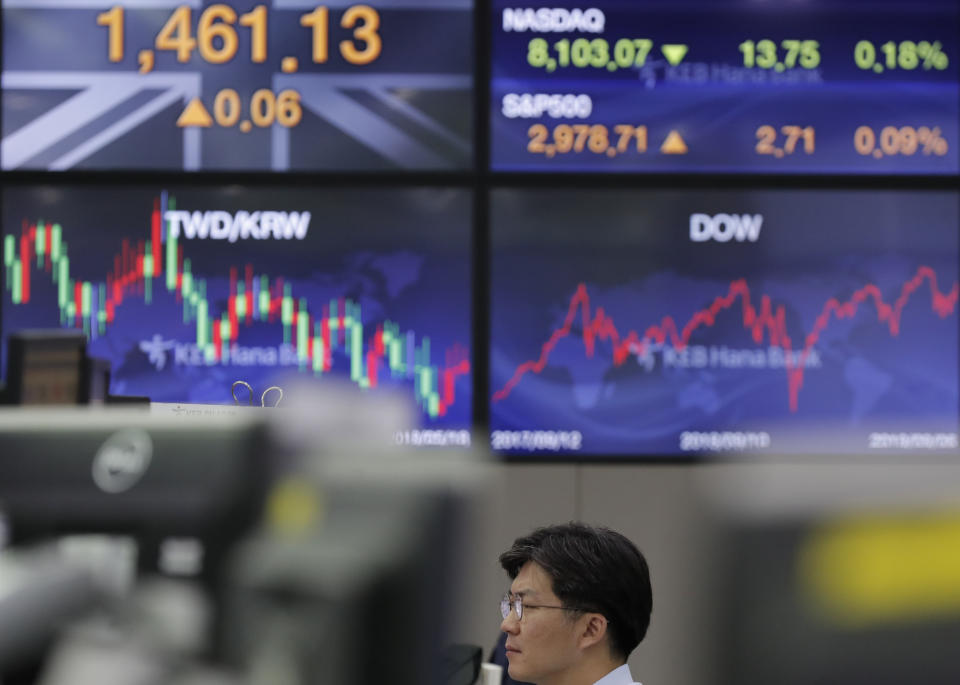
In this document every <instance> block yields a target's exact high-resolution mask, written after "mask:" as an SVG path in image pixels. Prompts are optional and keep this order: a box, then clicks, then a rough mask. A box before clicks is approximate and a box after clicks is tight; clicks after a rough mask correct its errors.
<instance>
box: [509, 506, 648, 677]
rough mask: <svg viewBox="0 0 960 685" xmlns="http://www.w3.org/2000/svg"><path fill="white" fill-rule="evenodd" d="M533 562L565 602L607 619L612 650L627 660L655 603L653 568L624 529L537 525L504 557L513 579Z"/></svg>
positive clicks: (580, 524) (639, 639) (639, 638)
mask: <svg viewBox="0 0 960 685" xmlns="http://www.w3.org/2000/svg"><path fill="white" fill-rule="evenodd" d="M528 561H532V562H534V563H536V564H537V565H539V566H540V567H541V568H543V570H544V571H546V572H547V575H549V576H550V578H551V581H552V584H553V592H554V594H555V595H556V596H557V597H558V598H559V599H560V601H561V602H562V603H563V605H564V606H570V607H575V608H577V609H580V610H583V611H595V612H597V613H599V614H603V616H604V617H606V619H607V621H608V622H609V624H608V626H607V631H608V632H609V634H610V646H611V649H612V651H613V652H614V653H615V654H616V655H618V656H621V657H623V659H624V660H626V658H627V657H628V656H630V652H632V651H633V650H634V648H636V646H637V645H638V644H640V641H641V640H643V638H644V636H645V635H646V634H647V627H648V626H649V625H650V611H651V609H652V607H653V591H652V590H651V587H650V570H649V568H648V567H647V560H646V559H644V557H643V554H641V552H640V550H638V549H637V548H636V546H635V545H634V544H633V543H632V542H630V540H628V539H627V538H626V537H624V536H623V535H621V534H620V533H618V532H616V531H613V530H610V529H609V528H602V527H593V526H588V525H585V524H583V523H577V522H571V523H568V524H563V525H556V526H546V527H543V528H537V529H536V530H534V531H533V532H532V533H530V534H529V535H525V536H523V537H519V538H517V539H516V540H514V542H513V546H512V547H511V548H510V549H508V550H507V551H506V552H504V553H503V554H501V555H500V565H501V566H503V569H504V570H505V571H506V572H507V574H508V575H509V576H510V578H511V579H513V578H516V577H517V574H518V573H519V572H520V569H521V568H522V567H523V565H524V564H526V563H527V562H528Z"/></svg>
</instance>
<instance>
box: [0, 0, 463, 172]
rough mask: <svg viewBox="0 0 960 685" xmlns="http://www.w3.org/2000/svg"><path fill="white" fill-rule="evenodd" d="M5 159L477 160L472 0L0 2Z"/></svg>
mask: <svg viewBox="0 0 960 685" xmlns="http://www.w3.org/2000/svg"><path fill="white" fill-rule="evenodd" d="M2 5H3V74H2V85H3V138H2V149H0V165H2V168H3V169H44V170H57V171H59V170H64V169H84V170H86V169H171V170H172V169H183V170H207V169H216V170H221V169H222V170H273V171H312V170H357V171H368V170H404V169H417V170H445V169H466V168H469V167H470V165H471V164H472V156H473V154H472V145H473V143H472V140H473V124H472V118H473V117H472V112H473V96H472V88H473V56H472V52H473V28H472V26H473V2H472V0H430V2H417V1H414V0H374V1H372V2H369V3H365V2H359V1H353V0H349V1H348V0H329V1H326V2H324V1H322V0H261V1H260V2H256V1H255V0H226V1H224V2H215V1H211V0H202V1H201V0H148V1H144V0H104V1H102V2H101V1H97V0H4V1H3V3H2Z"/></svg>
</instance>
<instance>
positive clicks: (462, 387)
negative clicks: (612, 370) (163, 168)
mask: <svg viewBox="0 0 960 685" xmlns="http://www.w3.org/2000/svg"><path fill="white" fill-rule="evenodd" d="M2 199H3V226H4V237H3V260H4V262H3V306H2V312H3V320H2V329H3V331H4V333H5V334H9V333H11V332H14V331H17V330H21V329H25V328H51V327H57V326H62V327H70V328H79V329H83V330H84V331H85V332H86V333H87V335H88V336H89V345H88V352H89V353H90V355H91V356H94V357H100V358H104V359H107V360H109V361H110V364H111V370H112V382H111V386H110V391H111V392H112V393H113V394H115V395H145V396H147V397H149V398H150V399H151V400H154V401H163V402H200V403H214V404H231V403H232V402H233V383H234V381H236V380H243V381H244V382H246V383H248V384H249V385H250V386H251V387H252V389H253V394H254V397H255V400H256V403H257V404H259V400H260V398H261V394H262V391H264V390H265V389H266V388H268V387H269V386H271V385H274V384H279V385H280V386H281V387H283V386H284V385H285V383H287V382H288V381H290V380H291V377H293V381H298V380H299V379H308V378H313V379H317V382H321V383H322V382H323V381H324V379H327V378H330V377H333V378H336V379H339V380H340V382H346V381H345V379H349V380H350V381H352V382H353V383H354V384H355V385H356V386H358V387H360V388H362V389H363V390H365V391H366V392H370V393H375V392H379V391H381V390H386V391H389V392H393V393H401V394H403V395H405V396H406V397H408V398H409V400H410V402H415V403H416V407H417V408H418V411H419V415H420V424H419V426H415V427H412V429H418V430H419V429H436V430H437V431H439V432H440V433H444V431H445V430H446V429H449V431H448V432H457V431H462V433H463V434H464V435H466V434H467V430H468V429H469V427H470V421H471V385H472V384H471V378H470V366H471V364H470V354H469V348H468V346H469V344H470V342H471V337H470V335H471V333H470V331H471V325H470V316H471V315H470V302H471V298H470V257H469V251H470V244H471V242H470V221H471V211H472V210H471V203H470V196H469V194H468V193H467V192H466V191H463V190H440V189H387V188H382V189H368V190H357V189H343V188H339V189H329V190H316V189H309V190H281V189H275V188H261V189H254V188H244V187H236V186H234V187H223V188H212V189H200V188H189V189H188V188H180V189H177V188H169V189H163V188H143V187H134V188H131V187H112V188H85V187H7V188H5V189H4V191H3V196H2ZM288 387H289V386H288ZM247 393H248V391H246V390H244V389H243V388H240V393H239V394H240V396H241V399H246V398H247ZM275 398H276V395H273V396H271V397H270V398H269V399H270V400H274V399H275ZM271 403H272V402H271ZM287 403H289V400H287ZM466 440H469V436H468V435H467V437H466Z"/></svg>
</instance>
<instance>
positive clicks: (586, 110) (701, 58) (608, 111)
mask: <svg viewBox="0 0 960 685" xmlns="http://www.w3.org/2000/svg"><path fill="white" fill-rule="evenodd" d="M492 7H493V21H492V24H493V37H492V56H491V59H492V66H491V76H492V83H491V86H490V88H491V102H490V117H491V134H490V141H491V152H490V158H491V165H492V167H493V168H494V169H496V170H504V171H524V170H536V171H616V172H660V171H678V172H689V171H693V172H721V173H726V172H749V173H764V174H767V173H826V174H848V173H849V174H956V173H958V172H960V153H958V150H960V136H958V133H960V52H958V48H960V5H958V3H957V2H956V0H922V1H917V2H914V1H913V0H910V1H908V0H804V1H802V2H758V1H757V0H723V1H720V0H669V2H667V1H666V0H602V1H600V2H591V3H581V2H577V1H576V0H556V1H555V2H554V1H551V2H550V3H549V4H548V5H546V4H545V5H542V6H541V5H529V4H528V5H523V4H518V3H516V2H512V0H493V6H492Z"/></svg>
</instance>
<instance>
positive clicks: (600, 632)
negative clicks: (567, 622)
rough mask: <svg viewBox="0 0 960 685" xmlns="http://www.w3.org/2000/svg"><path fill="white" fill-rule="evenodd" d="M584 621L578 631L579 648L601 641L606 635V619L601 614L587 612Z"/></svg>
mask: <svg viewBox="0 0 960 685" xmlns="http://www.w3.org/2000/svg"><path fill="white" fill-rule="evenodd" d="M583 618H585V619H586V622H585V623H584V624H583V629H582V631H581V633H580V641H579V642H580V649H586V648H587V647H591V646H593V645H595V644H597V643H598V642H602V641H603V639H604V638H605V637H606V635H607V619H606V618H604V617H603V615H602V614H595V613H589V614H586V615H584V617H583Z"/></svg>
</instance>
